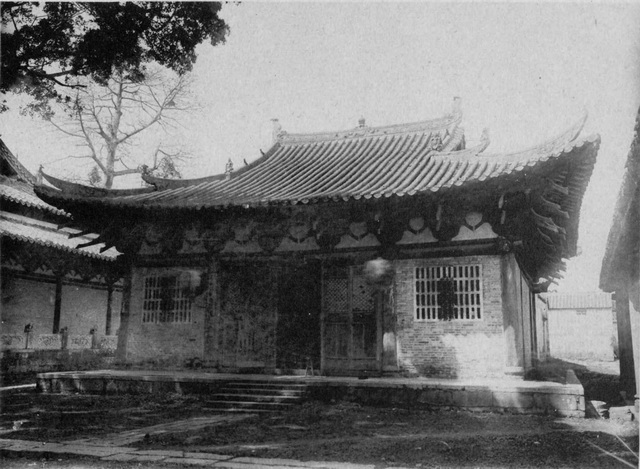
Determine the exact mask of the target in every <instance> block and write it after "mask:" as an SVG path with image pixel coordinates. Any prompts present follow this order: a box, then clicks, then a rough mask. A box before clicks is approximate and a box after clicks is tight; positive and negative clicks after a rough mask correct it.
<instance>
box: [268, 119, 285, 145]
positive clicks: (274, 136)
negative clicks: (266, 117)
mask: <svg viewBox="0 0 640 469" xmlns="http://www.w3.org/2000/svg"><path fill="white" fill-rule="evenodd" d="M271 123H272V125H273V130H272V131H271V143H272V144H273V145H275V144H276V143H278V141H279V140H280V137H282V136H283V135H284V134H286V132H285V131H284V130H282V124H280V120H279V119H276V118H273V119H271Z"/></svg>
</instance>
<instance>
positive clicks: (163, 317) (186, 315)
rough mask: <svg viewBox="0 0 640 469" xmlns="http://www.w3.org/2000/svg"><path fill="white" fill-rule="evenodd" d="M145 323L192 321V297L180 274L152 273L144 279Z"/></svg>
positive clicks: (143, 315) (143, 312) (143, 308)
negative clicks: (182, 282) (181, 280)
mask: <svg viewBox="0 0 640 469" xmlns="http://www.w3.org/2000/svg"><path fill="white" fill-rule="evenodd" d="M142 322H143V323H166V322H170V323H190V322H191V298H189V296H188V292H187V290H186V289H184V288H182V285H181V282H180V279H179V277H178V275H166V274H165V275H151V276H148V277H145V279H144V301H143V303H142Z"/></svg>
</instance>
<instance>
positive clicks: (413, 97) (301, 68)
mask: <svg viewBox="0 0 640 469" xmlns="http://www.w3.org/2000/svg"><path fill="white" fill-rule="evenodd" d="M223 16H224V18H225V19H226V20H227V22H228V24H229V26H230V28H231V33H230V35H229V37H228V40H227V43H226V44H225V45H223V46H219V47H216V48H212V47H211V46H209V45H207V44H204V45H201V46H200V47H199V49H198V51H199V57H198V61H197V63H196V66H195V68H194V74H195V76H196V84H197V85H196V88H195V92H196V94H197V97H198V100H199V101H200V102H201V103H202V104H203V105H204V110H203V111H202V112H201V113H200V114H198V115H194V116H192V117H190V118H186V119H185V120H184V122H183V123H184V129H183V130H182V131H181V135H180V136H179V140H180V141H181V142H183V143H184V144H185V145H187V146H188V147H189V148H190V149H191V150H192V151H193V153H194V154H195V155H196V157H195V158H194V159H193V160H192V161H191V163H190V166H189V167H187V168H185V169H184V174H185V176H186V177H202V176H205V175H208V174H214V173H219V172H222V171H224V165H225V163H226V161H227V160H228V159H231V160H232V161H233V164H234V166H235V167H236V168H239V167H241V166H242V165H244V163H243V160H247V161H252V160H253V159H255V158H257V157H258V156H259V155H260V150H261V149H262V150H264V151H266V150H267V149H268V147H269V146H270V142H271V122H270V119H271V118H279V119H280V122H281V124H282V126H283V129H284V130H287V131H289V132H292V133H293V132H316V131H324V130H341V129H348V128H353V127H355V126H356V125H357V122H358V119H359V118H360V117H364V118H366V122H367V124H368V125H372V126H376V125H385V124H397V123H403V122H412V121H418V120H424V119H429V118H435V117H439V116H441V115H443V114H444V113H446V112H448V111H449V109H450V106H451V102H452V100H453V97H454V96H460V97H462V106H463V113H464V119H463V126H464V128H465V130H466V135H467V141H468V142H469V144H470V145H472V144H473V142H474V141H477V140H478V139H479V138H480V134H481V132H482V129H483V128H484V127H488V128H489V130H490V135H491V142H492V143H491V146H490V147H489V149H488V150H487V152H491V153H494V152H502V151H511V150H519V149H524V148H526V147H528V146H532V145H535V144H536V143H539V142H541V141H544V140H546V139H548V138H550V137H553V136H554V135H556V134H558V133H560V132H562V131H563V130H564V129H565V128H566V127H567V126H569V125H571V123H573V122H575V121H576V120H577V119H578V118H579V117H580V116H581V114H582V111H583V109H586V110H587V111H588V112H589V116H590V117H589V120H588V121H587V125H586V128H585V131H584V134H585V135H586V134H590V133H599V134H600V135H601V137H602V146H601V149H600V152H599V155H598V163H597V165H596V171H595V173H594V175H593V177H592V180H591V183H590V185H589V189H588V192H587V194H586V196H585V199H584V205H583V211H582V215H581V229H580V240H579V244H580V246H581V248H582V255H581V256H579V257H578V258H577V259H575V260H574V261H572V262H571V263H570V268H569V271H568V273H567V275H566V279H565V281H564V282H562V283H561V285H560V288H561V289H562V290H573V289H577V290H589V289H595V288H597V284H598V274H599V270H600V262H601V260H602V255H603V252H604V245H605V242H606V237H607V234H608V230H609V226H610V222H611V215H612V210H613V206H614V203H615V197H616V194H617V191H618V187H619V183H620V178H621V175H622V170H623V166H624V160H625V158H626V155H627V152H628V150H629V145H630V143H631V139H632V137H633V127H634V119H635V114H636V112H637V109H638V106H639V105H640V93H639V91H640V90H639V86H638V85H639V84H640V70H639V67H640V63H639V62H640V60H639V59H640V27H639V26H640V7H638V6H636V5H634V4H633V3H604V4H567V3H559V4H553V3H542V2H538V3H518V4H506V3H499V4H489V3H478V2H473V3H449V2H442V3H366V4H364V3H347V4H334V3H251V2H244V3H241V4H239V5H225V6H224V8H223ZM0 133H1V134H2V138H3V139H4V141H5V143H6V144H7V145H8V146H9V148H10V149H12V150H13V152H14V153H15V154H17V155H18V156H19V158H20V159H21V161H22V162H23V163H24V164H25V165H26V166H27V167H28V168H29V169H30V170H32V171H34V172H35V171H36V170H37V168H38V166H39V165H40V164H44V166H45V169H46V170H47V171H49V172H51V173H53V174H57V175H60V176H65V174H71V172H72V170H73V168H77V167H78V164H77V162H76V161H71V162H69V160H61V158H64V156H66V155H68V154H73V153H74V152H75V154H77V150H76V149H75V148H74V147H73V146H71V145H70V142H68V141H65V140H64V139H61V138H60V137H58V136H56V135H55V134H49V133H47V132H46V131H44V130H43V128H42V127H41V124H39V123H38V122H35V121H33V120H31V119H29V118H25V117H20V116H19V115H18V114H17V112H16V110H12V111H11V112H9V113H5V114H0ZM145 151H146V150H145ZM83 171H84V169H83Z"/></svg>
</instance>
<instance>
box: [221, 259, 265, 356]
mask: <svg viewBox="0 0 640 469" xmlns="http://www.w3.org/2000/svg"><path fill="white" fill-rule="evenodd" d="M221 278H222V286H221V296H222V298H221V310H222V311H221V317H220V326H219V327H220V332H221V342H222V347H221V351H220V352H221V353H220V363H221V365H222V366H224V367H232V368H233V367H235V368H264V367H273V366H274V365H275V363H274V360H275V343H274V336H275V317H276V314H275V313H276V295H275V293H274V290H275V286H276V282H275V277H274V275H273V272H272V269H270V268H269V266H267V265H261V264H255V265H248V266H245V265H239V266H236V265H228V266H225V268H224V270H223V274H222V275H221Z"/></svg>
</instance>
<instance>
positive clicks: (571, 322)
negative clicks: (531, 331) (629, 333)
mask: <svg viewBox="0 0 640 469" xmlns="http://www.w3.org/2000/svg"><path fill="white" fill-rule="evenodd" d="M616 336H617V332H616V331H615V330H614V327H613V313H612V312H611V310H610V309H592V308H588V309H551V310H549V346H550V352H551V356H553V357H555V358H561V359H567V360H581V359H589V360H603V361H612V360H613V359H614V356H613V340H614V337H616Z"/></svg>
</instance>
